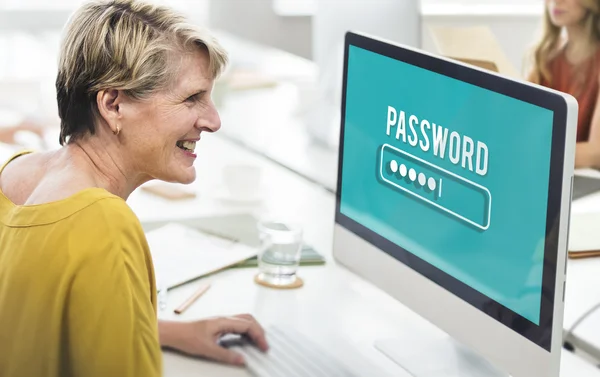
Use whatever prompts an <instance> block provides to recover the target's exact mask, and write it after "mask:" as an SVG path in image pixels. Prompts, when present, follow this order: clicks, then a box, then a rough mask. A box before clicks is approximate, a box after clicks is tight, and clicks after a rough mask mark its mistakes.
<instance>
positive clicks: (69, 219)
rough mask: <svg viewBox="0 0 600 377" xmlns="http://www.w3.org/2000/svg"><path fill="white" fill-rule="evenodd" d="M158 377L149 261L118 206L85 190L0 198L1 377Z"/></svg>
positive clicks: (140, 237)
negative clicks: (46, 198) (53, 196)
mask: <svg viewBox="0 0 600 377" xmlns="http://www.w3.org/2000/svg"><path fill="white" fill-rule="evenodd" d="M21 154H23V153H21ZM21 154H19V155H21ZM19 155H16V156H13V158H15V157H18V156H19ZM13 158H11V160H12V159H13ZM11 160H9V162H10V161H11ZM4 166H6V164H4V165H3V166H2V167H1V168H0V173H1V172H2V170H3V169H4ZM161 374H162V355H161V350H160V346H159V341H158V323H157V317H156V286H155V280H154V270H153V266H152V259H151V256H150V252H149V248H148V244H147V242H146V238H145V236H144V233H143V230H142V227H141V225H140V223H139V220H138V219H137V217H136V216H135V214H134V213H133V212H132V211H131V209H130V208H129V206H128V205H127V204H126V203H125V201H124V200H123V199H121V198H119V197H117V196H115V195H112V194H110V193H109V192H108V191H106V190H103V189H99V188H90V189H86V190H83V191H80V192H78V193H76V194H74V195H72V196H70V197H68V198H66V199H63V200H59V201H55V202H50V203H45V204H39V205H24V206H19V205H15V204H14V203H12V202H11V201H10V200H9V199H8V198H7V197H6V196H5V195H4V194H3V193H2V192H1V191H0V376H2V377H29V376H31V377H34V376H35V377H78V376H82V377H83V376H85V377H96V376H97V377H109V376H110V377H113V376H114V377H129V376H132V377H133V376H136V377H154V376H159V375H161Z"/></svg>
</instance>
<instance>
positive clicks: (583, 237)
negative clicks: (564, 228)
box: [569, 213, 600, 258]
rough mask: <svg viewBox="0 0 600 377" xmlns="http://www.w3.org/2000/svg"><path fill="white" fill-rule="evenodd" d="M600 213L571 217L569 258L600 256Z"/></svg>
mask: <svg viewBox="0 0 600 377" xmlns="http://www.w3.org/2000/svg"><path fill="white" fill-rule="evenodd" d="M599 230H600V213H583V214H573V215H571V225H570V233H569V257H570V258H586V257H594V256H600V232H599Z"/></svg>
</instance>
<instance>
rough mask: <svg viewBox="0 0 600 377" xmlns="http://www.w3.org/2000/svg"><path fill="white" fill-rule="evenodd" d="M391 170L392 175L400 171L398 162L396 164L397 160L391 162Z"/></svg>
mask: <svg viewBox="0 0 600 377" xmlns="http://www.w3.org/2000/svg"><path fill="white" fill-rule="evenodd" d="M390 169H391V170H392V173H395V172H397V171H398V162H396V160H392V161H390Z"/></svg>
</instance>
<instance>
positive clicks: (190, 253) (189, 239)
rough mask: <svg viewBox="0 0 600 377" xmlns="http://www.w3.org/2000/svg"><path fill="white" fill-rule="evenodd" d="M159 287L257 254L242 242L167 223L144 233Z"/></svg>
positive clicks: (171, 284) (216, 269) (188, 278)
mask: <svg viewBox="0 0 600 377" xmlns="http://www.w3.org/2000/svg"><path fill="white" fill-rule="evenodd" d="M146 238H147V240H148V245H149V246H150V253H151V254H152V262H153V264H154V271H155V274H156V282H157V286H158V287H159V288H161V287H166V288H169V289H170V288H174V287H177V286H179V285H182V284H185V283H187V282H190V281H192V280H195V279H198V278H201V277H204V276H206V275H209V274H213V273H215V272H217V271H221V270H223V269H226V268H228V267H231V266H233V265H236V264H238V263H240V262H242V261H244V260H246V259H249V258H252V257H255V256H256V252H257V249H256V248H254V247H250V246H247V245H245V244H243V243H239V242H234V241H231V240H228V239H224V238H222V237H216V236H213V235H210V234H206V233H203V232H200V231H198V230H196V229H194V228H191V227H189V226H186V225H183V224H179V223H167V224H166V225H164V226H161V227H159V228H156V229H154V230H151V231H149V232H147V233H146Z"/></svg>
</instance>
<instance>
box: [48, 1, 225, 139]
mask: <svg viewBox="0 0 600 377" xmlns="http://www.w3.org/2000/svg"><path fill="white" fill-rule="evenodd" d="M194 48H198V49H201V50H203V51H204V52H206V53H207V54H208V57H209V69H210V74H211V75H212V77H213V78H216V77H218V76H219V74H220V73H221V72H222V70H223V69H224V67H225V65H226V64H227V53H226V52H225V50H224V49H223V48H222V47H221V45H220V44H219V43H218V42H217V40H216V39H215V38H214V37H213V36H211V35H210V34H209V33H208V32H206V31H204V30H202V29H200V28H198V27H196V26H194V25H192V24H190V23H188V22H187V21H186V19H185V18H184V17H183V16H182V15H179V14H177V13H176V12H174V11H173V10H171V9H169V8H167V7H164V6H158V5H154V4H150V3H145V2H142V1H137V0H112V1H102V0H96V1H91V2H89V3H86V4H84V5H83V6H82V7H81V8H79V9H78V10H77V11H76V12H75V13H74V14H73V16H72V17H71V19H70V20H69V23H68V24H67V27H66V30H65V36H64V39H63V43H62V46H61V51H60V58H59V66H58V76H57V78H56V92H57V101H58V113H59V116H60V119H61V132H60V140H59V141H60V143H61V145H64V144H65V143H66V142H67V139H71V140H75V139H77V138H79V137H81V136H83V135H84V134H86V133H88V132H89V133H91V134H94V132H95V119H96V118H97V116H98V107H97V104H96V96H97V93H98V92H99V91H101V90H107V89H119V90H122V91H124V93H125V94H126V95H128V96H130V97H132V98H135V99H142V98H145V97H147V96H148V95H150V94H152V93H154V92H156V91H158V90H161V89H164V88H166V87H168V85H169V83H170V82H171V81H172V80H173V79H174V74H175V73H176V69H177V66H176V65H175V64H173V61H174V57H175V56H176V54H177V53H183V52H185V51H188V50H190V49H194Z"/></svg>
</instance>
